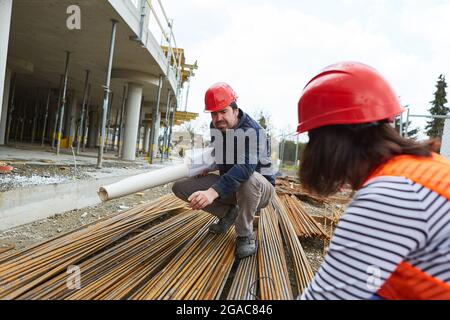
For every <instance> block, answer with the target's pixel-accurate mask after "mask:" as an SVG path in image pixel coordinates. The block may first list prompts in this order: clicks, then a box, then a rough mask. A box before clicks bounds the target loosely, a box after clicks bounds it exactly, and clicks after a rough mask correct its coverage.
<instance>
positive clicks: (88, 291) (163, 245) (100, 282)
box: [23, 211, 211, 300]
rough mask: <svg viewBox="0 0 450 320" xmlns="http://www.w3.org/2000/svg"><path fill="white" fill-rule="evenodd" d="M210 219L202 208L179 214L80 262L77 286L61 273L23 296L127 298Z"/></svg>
mask: <svg viewBox="0 0 450 320" xmlns="http://www.w3.org/2000/svg"><path fill="white" fill-rule="evenodd" d="M210 219H211V218H210V216H209V215H208V214H206V213H205V212H202V211H186V212H184V213H180V214H178V215H176V216H174V217H172V218H170V219H168V220H166V221H164V222H161V223H159V224H157V225H155V226H153V227H151V228H150V229H148V230H146V231H144V232H142V233H139V234H137V235H135V236H133V237H131V238H130V239H127V240H126V241H123V242H120V243H118V244H116V245H114V246H113V247H111V248H110V249H108V250H106V251H104V252H102V253H101V254H98V255H95V256H93V257H91V258H89V259H87V260H86V261H83V262H82V263H81V264H79V265H78V266H79V268H80V270H81V275H80V279H81V280H82V283H81V286H80V288H76V289H69V288H68V287H67V280H68V278H69V275H67V274H66V273H62V274H60V275H59V276H58V277H56V278H55V279H52V281H47V282H46V283H43V284H42V285H41V286H39V287H37V288H35V289H33V290H32V291H30V292H28V293H27V294H25V295H24V296H23V298H24V299H70V300H73V299H77V300H78V299H83V300H86V299H97V300H99V299H110V300H113V299H126V298H128V296H129V295H130V293H131V292H133V291H134V290H135V289H136V288H138V287H139V286H140V285H141V284H142V282H143V281H144V280H145V279H146V278H148V277H149V276H151V275H152V274H153V273H155V272H156V271H157V270H159V269H160V268H162V266H163V265H164V263H166V262H167V260H168V259H169V258H170V257H171V256H172V255H173V254H174V252H175V251H176V250H178V249H179V248H180V246H181V245H183V243H185V242H186V241H188V240H189V239H190V238H191V237H192V236H194V235H195V233H196V230H198V229H199V228H201V227H202V226H203V225H204V224H206V223H208V221H209V220H210Z"/></svg>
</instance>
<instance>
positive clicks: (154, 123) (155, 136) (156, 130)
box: [150, 108, 161, 156]
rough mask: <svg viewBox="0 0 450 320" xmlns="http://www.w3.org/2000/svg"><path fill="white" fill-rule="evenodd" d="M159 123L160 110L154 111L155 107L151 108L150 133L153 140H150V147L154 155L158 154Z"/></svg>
mask: <svg viewBox="0 0 450 320" xmlns="http://www.w3.org/2000/svg"><path fill="white" fill-rule="evenodd" d="M160 123H161V112H156V108H155V109H153V113H152V129H153V130H154V133H153V134H152V137H153V141H151V142H150V143H151V145H150V148H152V149H153V154H154V156H156V155H157V154H158V140H159V127H160Z"/></svg>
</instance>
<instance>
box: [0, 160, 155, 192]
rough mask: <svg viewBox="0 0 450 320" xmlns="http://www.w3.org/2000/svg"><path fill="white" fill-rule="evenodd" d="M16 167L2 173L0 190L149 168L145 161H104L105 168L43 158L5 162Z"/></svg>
mask: <svg viewBox="0 0 450 320" xmlns="http://www.w3.org/2000/svg"><path fill="white" fill-rule="evenodd" d="M4 163H5V164H9V165H11V166H13V167H14V170H13V171H11V172H10V173H3V174H2V173H0V192H3V191H8V190H12V189H16V188H21V187H28V186H34V185H44V184H52V183H64V182H68V181H70V180H83V179H88V178H90V177H91V176H93V175H94V174H96V173H98V172H110V171H111V170H110V169H148V168H149V167H150V165H149V164H148V163H145V162H140V163H139V162H136V163H132V162H126V161H114V162H113V161H109V162H106V161H105V162H104V163H103V169H101V170H99V169H96V167H95V165H77V166H76V169H75V166H74V165H57V164H52V163H51V162H50V163H49V162H47V161H45V160H43V163H42V164H35V163H33V164H30V163H27V162H25V161H10V162H4Z"/></svg>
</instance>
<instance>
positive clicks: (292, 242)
mask: <svg viewBox="0 0 450 320" xmlns="http://www.w3.org/2000/svg"><path fill="white" fill-rule="evenodd" d="M272 205H273V206H274V208H275V211H276V212H277V214H278V218H279V222H280V228H281V233H282V234H283V239H284V242H285V243H286V246H287V248H288V251H289V255H290V257H291V261H292V264H293V269H294V273H295V279H296V284H297V288H298V290H299V292H300V293H303V291H304V290H305V289H306V287H307V286H308V284H309V283H310V282H311V280H312V278H313V277H314V272H313V270H312V268H311V265H310V264H309V261H308V258H307V257H306V254H305V252H304V251H303V247H302V245H301V243H300V240H299V239H298V237H297V235H296V233H295V229H294V226H293V225H292V223H291V221H290V220H289V216H288V214H287V212H286V210H285V209H284V206H283V204H282V203H281V200H280V198H279V197H278V196H277V195H275V197H274V198H273V200H272Z"/></svg>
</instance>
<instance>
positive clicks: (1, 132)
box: [0, 69, 11, 145]
mask: <svg viewBox="0 0 450 320" xmlns="http://www.w3.org/2000/svg"><path fill="white" fill-rule="evenodd" d="M10 85H11V70H10V69H6V75H5V89H4V90H3V104H2V105H3V107H1V106H0V108H1V114H0V145H4V144H5V134H6V119H7V118H8V106H9V91H10Z"/></svg>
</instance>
